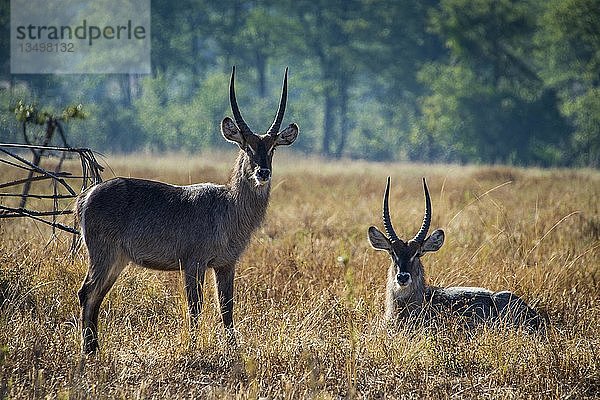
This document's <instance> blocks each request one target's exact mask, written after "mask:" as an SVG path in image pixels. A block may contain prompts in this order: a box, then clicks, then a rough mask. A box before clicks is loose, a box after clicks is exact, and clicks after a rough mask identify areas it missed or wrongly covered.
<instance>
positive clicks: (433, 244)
mask: <svg viewBox="0 0 600 400" xmlns="http://www.w3.org/2000/svg"><path fill="white" fill-rule="evenodd" d="M443 244H444V231H443V230H441V229H437V230H435V231H433V233H432V234H431V236H429V237H428V238H427V239H425V241H424V242H423V244H422V245H421V250H420V252H421V254H424V253H427V252H433V251H438V250H439V249H440V248H441V247H442V245H443Z"/></svg>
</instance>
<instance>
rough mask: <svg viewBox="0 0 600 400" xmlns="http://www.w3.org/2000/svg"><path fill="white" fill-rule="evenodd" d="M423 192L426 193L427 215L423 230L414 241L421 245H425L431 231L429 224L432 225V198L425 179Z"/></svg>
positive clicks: (424, 219)
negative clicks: (424, 242)
mask: <svg viewBox="0 0 600 400" xmlns="http://www.w3.org/2000/svg"><path fill="white" fill-rule="evenodd" d="M423 191H425V215H424V216H423V224H422V225H421V229H419V232H417V234H416V235H415V237H414V238H413V239H412V240H413V241H414V242H417V243H419V244H423V241H424V240H425V237H426V236H427V232H428V231H429V224H430V223H431V198H430V197H429V189H427V182H426V181H425V178H423Z"/></svg>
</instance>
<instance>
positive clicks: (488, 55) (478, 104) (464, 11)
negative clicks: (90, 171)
mask: <svg viewBox="0 0 600 400" xmlns="http://www.w3.org/2000/svg"><path fill="white" fill-rule="evenodd" d="M7 3H8V2H3V3H2V5H0V22H2V21H4V22H6V23H2V24H0V26H1V27H2V28H1V31H2V33H3V34H4V35H5V36H6V37H8V35H9V32H8V26H9V24H8V21H9V5H8V4H7ZM151 12H152V27H151V30H152V74H151V75H149V76H136V75H83V76H70V75H64V76H49V75H11V74H10V71H9V62H8V52H9V48H8V42H7V41H2V42H1V44H0V52H2V54H3V55H4V56H3V57H0V60H4V62H2V63H1V64H0V80H1V81H2V86H1V89H0V98H1V100H2V110H3V114H2V117H1V124H2V125H1V129H0V139H1V140H2V141H10V140H17V139H18V137H17V136H18V135H17V132H16V131H15V130H14V129H13V124H14V122H13V121H14V117H11V116H10V115H9V111H8V110H9V109H10V106H11V104H15V103H16V102H17V101H18V100H21V99H24V100H25V101H30V102H37V103H39V104H44V105H47V106H48V107H54V108H60V107H62V106H64V105H65V104H72V103H78V102H80V103H83V104H84V105H85V110H86V113H87V115H88V118H87V119H86V120H85V121H83V122H81V123H77V124H73V125H72V126H71V128H70V129H71V132H70V135H71V137H72V138H73V139H72V140H71V141H72V142H73V143H77V144H79V145H86V146H91V147H94V148H96V149H98V150H102V151H114V152H130V151H137V150H152V151H166V150H186V151H199V150H203V149H206V148H211V147H215V146H223V145H224V143H223V141H222V140H220V135H219V132H218V123H219V121H220V120H221V118H222V117H223V116H224V115H226V114H228V113H229V109H228V101H227V84H228V75H229V73H230V69H231V66H232V65H234V64H235V65H237V66H238V71H239V72H238V75H239V76H238V80H239V84H238V85H239V88H238V93H239V94H238V95H239V97H240V98H239V99H238V100H239V102H240V105H241V107H242V110H243V111H244V116H245V117H246V118H247V119H248V121H249V123H251V125H252V126H253V127H256V128H259V127H263V126H265V125H266V124H268V121H270V119H271V118H272V113H273V110H274V108H275V107H276V102H277V96H278V91H279V85H280V83H281V76H282V73H283V70H284V68H285V66H289V67H290V101H289V109H288V114H287V117H288V118H289V119H290V120H294V121H298V122H299V124H300V125H301V129H302V137H301V139H300V140H299V141H298V143H297V148H299V149H300V150H301V151H305V152H318V153H320V154H323V155H325V156H327V157H357V158H367V159H376V160H384V159H385V160H390V159H404V160H419V161H427V162H485V163H496V162H499V163H510V164H519V165H542V166H551V165H556V166H560V165H566V166H575V165H584V166H595V167H598V166H599V165H600V89H599V82H600V2H598V1H596V0H551V1H547V2H539V1H534V0H521V1H512V0H478V1H471V0H440V1H435V0H425V1H389V0H381V1H378V0H348V1H344V0H333V1H325V0H316V1H308V0H297V1H291V0H286V1H274V0H268V1H265V2H256V1H243V0H222V1H220V2H213V1H208V0H181V1H178V2H170V1H166V0H156V1H152V8H151Z"/></svg>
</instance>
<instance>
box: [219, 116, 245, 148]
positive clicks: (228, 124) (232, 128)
mask: <svg viewBox="0 0 600 400" xmlns="http://www.w3.org/2000/svg"><path fill="white" fill-rule="evenodd" d="M221 134H222V135H223V137H224V138H225V139H227V140H228V141H230V142H234V143H237V144H238V145H239V146H240V147H241V148H243V147H244V146H245V145H246V139H244V136H243V135H242V132H241V131H240V130H239V128H238V127H237V125H236V124H235V122H233V120H232V119H231V118H229V117H225V118H223V121H221Z"/></svg>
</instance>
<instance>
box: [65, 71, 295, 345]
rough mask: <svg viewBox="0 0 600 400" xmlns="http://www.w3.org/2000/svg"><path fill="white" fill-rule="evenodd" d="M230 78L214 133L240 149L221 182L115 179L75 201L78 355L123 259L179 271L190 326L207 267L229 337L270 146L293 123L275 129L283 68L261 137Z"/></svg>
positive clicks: (288, 136)
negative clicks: (79, 263) (81, 274)
mask: <svg viewBox="0 0 600 400" xmlns="http://www.w3.org/2000/svg"><path fill="white" fill-rule="evenodd" d="M234 80H235V67H234V68H233V71H232V73H231V81H230V83H229V100H230V103H231V110H232V112H233V116H234V120H235V121H234V120H232V119H231V118H229V117H225V118H224V119H223V121H222V122H221V133H222V134H223V136H224V137H225V139H226V140H228V141H230V142H234V143H236V144H237V145H238V146H239V147H240V151H239V154H238V157H237V160H236V162H235V165H234V167H233V170H232V172H231V177H230V179H229V182H228V183H227V184H225V185H217V184H213V183H200V184H194V185H189V186H176V185H171V184H167V183H161V182H155V181H150V180H143V179H133V178H115V179H112V180H109V181H106V182H104V183H101V184H99V185H97V186H95V187H93V188H92V189H91V190H89V191H88V192H87V193H85V194H83V195H82V196H80V197H79V199H78V200H77V204H76V216H77V218H78V220H79V222H80V225H81V232H82V235H83V239H84V242H85V244H86V247H87V249H88V255H89V268H88V272H87V275H86V277H85V280H84V281H83V284H82V286H81V289H80V290H79V292H78V295H79V302H80V304H81V307H82V311H81V324H82V337H83V351H84V352H85V353H93V352H95V351H96V350H97V349H98V312H99V309H100V304H101V303H102V300H103V299H104V297H105V296H106V294H107V293H108V291H109V290H110V288H111V287H112V286H113V284H114V283H115V281H116V279H117V277H118V276H119V274H120V273H121V271H123V268H124V267H125V265H126V264H127V263H128V262H133V263H135V264H137V265H139V266H142V267H145V268H151V269H157V270H165V271H177V270H181V271H183V273H184V276H185V291H186V295H187V301H188V307H189V313H190V317H191V320H192V324H193V325H194V324H195V323H196V321H197V318H198V315H199V313H200V310H201V308H202V285H203V283H204V273H205V271H206V269H207V268H212V269H213V270H214V272H215V280H216V287H217V292H218V298H219V302H220V307H221V316H222V319H223V324H224V325H225V328H226V332H227V334H228V337H229V338H230V340H232V341H235V336H234V331H233V281H234V274H235V266H236V263H237V261H238V259H239V258H240V255H241V254H242V252H243V251H244V249H245V248H246V246H247V245H248V242H249V241H250V238H251V236H252V233H253V232H254V230H255V229H256V228H257V227H258V226H259V225H260V224H261V222H262V221H263V219H264V216H265V212H266V209H267V204H268V202H269V193H270V183H271V169H272V159H273V151H274V150H275V148H276V147H277V146H287V145H290V144H292V143H293V142H294V141H295V140H296V137H297V136H298V126H297V125H296V124H291V125H289V126H288V127H286V128H285V129H283V130H282V131H280V130H279V128H280V126H281V122H282V120H283V115H284V112H285V106H286V101H287V68H286V70H285V77H284V80H283V87H282V93H281V99H280V102H279V108H278V110H277V114H276V116H275V120H274V121H273V124H272V125H271V127H270V128H269V129H268V131H267V132H266V134H264V135H257V134H255V133H253V132H252V130H250V128H249V127H248V125H247V124H246V122H245V121H244V119H243V118H242V115H241V113H240V110H239V108H238V105H237V101H236V97H235V87H234Z"/></svg>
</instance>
